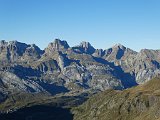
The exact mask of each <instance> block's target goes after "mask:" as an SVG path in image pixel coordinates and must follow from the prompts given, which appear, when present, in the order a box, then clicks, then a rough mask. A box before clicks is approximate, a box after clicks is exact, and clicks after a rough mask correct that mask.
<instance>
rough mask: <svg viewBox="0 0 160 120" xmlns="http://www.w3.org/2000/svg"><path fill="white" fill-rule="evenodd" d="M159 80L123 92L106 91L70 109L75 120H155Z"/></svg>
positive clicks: (159, 102)
mask: <svg viewBox="0 0 160 120" xmlns="http://www.w3.org/2000/svg"><path fill="white" fill-rule="evenodd" d="M159 106H160V78H155V79H153V80H151V81H149V82H147V83H145V84H144V85H139V86H137V87H133V88H130V89H127V90H124V91H115V90H107V91H104V92H102V93H99V94H96V95H94V96H93V97H91V98H90V99H89V100H87V101H86V102H85V103H84V104H82V105H80V106H79V107H75V108H73V109H72V112H73V114H74V119H75V120H157V119H159V118H160V109H159Z"/></svg>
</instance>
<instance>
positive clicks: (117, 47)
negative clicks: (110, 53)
mask: <svg viewBox="0 0 160 120" xmlns="http://www.w3.org/2000/svg"><path fill="white" fill-rule="evenodd" d="M112 49H122V50H125V49H126V47H125V46H123V45H122V44H120V43H118V44H115V45H114V46H113V47H112Z"/></svg>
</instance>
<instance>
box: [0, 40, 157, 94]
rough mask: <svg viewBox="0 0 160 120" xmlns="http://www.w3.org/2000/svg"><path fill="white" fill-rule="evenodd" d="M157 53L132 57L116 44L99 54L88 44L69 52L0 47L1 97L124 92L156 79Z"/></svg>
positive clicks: (58, 43)
mask: <svg viewBox="0 0 160 120" xmlns="http://www.w3.org/2000/svg"><path fill="white" fill-rule="evenodd" d="M159 68H160V50H149V49H143V50H141V51H140V52H136V51H134V50H131V49H129V48H126V47H125V46H123V45H121V44H116V45H115V46H113V47H111V48H109V49H106V50H103V49H95V48H94V47H93V46H92V45H91V44H90V43H89V42H82V43H80V45H77V46H74V47H70V46H69V45H68V43H67V42H66V41H62V40H60V39H55V40H54V41H53V42H51V43H49V45H48V46H47V47H46V48H45V49H44V50H41V49H40V48H39V47H38V46H36V45H35V44H33V45H29V44H25V43H20V42H18V41H10V42H6V41H5V40H2V41H0V93H2V94H4V95H5V94H9V93H12V92H15V91H16V92H17V91H19V92H20V91H23V92H31V93H32V92H45V93H48V94H57V93H61V92H84V91H88V90H92V91H99V90H100V91H103V90H106V89H109V88H113V89H124V88H129V87H132V86H135V85H137V84H142V83H145V82H146V81H148V80H150V79H151V78H153V77H155V76H159V74H160V69H159Z"/></svg>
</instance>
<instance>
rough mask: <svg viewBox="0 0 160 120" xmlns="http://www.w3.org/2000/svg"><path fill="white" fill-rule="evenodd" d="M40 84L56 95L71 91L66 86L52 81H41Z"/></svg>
mask: <svg viewBox="0 0 160 120" xmlns="http://www.w3.org/2000/svg"><path fill="white" fill-rule="evenodd" d="M39 85H40V86H42V87H43V89H45V90H46V91H48V92H49V93H50V94H52V95H55V94H58V93H64V92H69V90H68V89H67V88H65V87H64V86H57V85H55V84H50V83H45V82H39Z"/></svg>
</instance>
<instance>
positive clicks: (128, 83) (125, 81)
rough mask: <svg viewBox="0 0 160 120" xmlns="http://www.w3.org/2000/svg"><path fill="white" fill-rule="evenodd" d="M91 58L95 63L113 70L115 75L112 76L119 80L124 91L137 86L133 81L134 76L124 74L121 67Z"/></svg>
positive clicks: (100, 59)
mask: <svg viewBox="0 0 160 120" xmlns="http://www.w3.org/2000/svg"><path fill="white" fill-rule="evenodd" d="M93 58H94V60H96V61H97V62H99V63H102V64H105V65H109V66H110V67H111V68H113V69H114V70H115V73H113V74H114V76H116V77H117V78H118V79H120V80H121V83H122V85H123V86H124V88H125V89H126V88H130V87H133V86H136V85H138V84H137V82H136V80H135V76H134V75H131V74H130V73H125V72H124V71H123V69H122V68H121V66H115V65H114V63H111V62H108V61H106V60H105V59H102V58H97V57H93Z"/></svg>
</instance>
